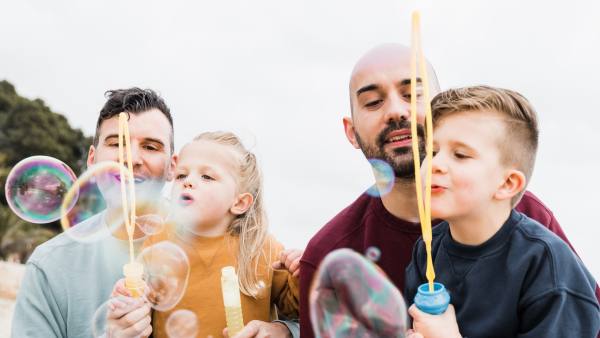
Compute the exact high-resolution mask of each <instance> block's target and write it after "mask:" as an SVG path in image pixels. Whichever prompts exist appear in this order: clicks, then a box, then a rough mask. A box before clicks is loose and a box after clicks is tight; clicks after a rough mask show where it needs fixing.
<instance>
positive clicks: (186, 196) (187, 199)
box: [178, 192, 194, 206]
mask: <svg viewBox="0 0 600 338" xmlns="http://www.w3.org/2000/svg"><path fill="white" fill-rule="evenodd" d="M178 203H179V205H181V206H188V205H190V204H192V203H194V197H193V196H192V194H190V193H187V192H184V193H182V194H181V195H179V199H178Z"/></svg>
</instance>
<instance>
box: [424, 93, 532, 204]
mask: <svg viewBox="0 0 600 338" xmlns="http://www.w3.org/2000/svg"><path fill="white" fill-rule="evenodd" d="M431 110H432V118H433V125H434V127H435V125H436V124H437V123H439V121H440V120H442V119H443V118H444V117H446V116H448V115H451V114H455V113H461V112H476V111H492V112H497V113H499V114H501V115H502V116H503V117H504V123H505V132H504V134H503V135H504V137H503V138H502V139H500V140H499V149H500V162H501V163H502V164H504V165H508V166H514V167H515V168H516V169H517V170H519V171H521V172H522V173H523V174H524V175H525V178H526V184H527V183H529V179H530V177H531V174H532V172H533V167H534V164H535V156H536V153H537V146H538V134H539V131H538V123H537V115H536V112H535V109H533V107H532V106H531V104H530V103H529V101H527V99H526V98H525V97H524V96H523V95H521V94H519V93H517V92H515V91H512V90H508V89H502V88H495V87H489V86H473V87H464V88H456V89H450V90H447V91H444V92H442V93H440V94H438V95H436V96H435V97H434V98H433V100H432V101H431ZM524 193H525V188H523V190H522V191H521V192H520V193H518V194H517V195H515V196H514V197H513V198H512V199H511V205H512V206H513V207H514V206H515V205H516V204H517V203H518V202H519V200H520V199H521V197H522V196H523V194H524Z"/></svg>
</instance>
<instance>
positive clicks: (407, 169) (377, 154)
mask: <svg viewBox="0 0 600 338" xmlns="http://www.w3.org/2000/svg"><path fill="white" fill-rule="evenodd" d="M401 129H410V122H409V121H406V120H402V121H391V122H389V123H388V124H387V126H386V127H385V128H384V129H383V130H382V131H381V132H380V133H379V135H378V136H377V138H376V140H375V144H374V145H371V144H366V143H365V142H363V140H362V139H361V138H360V135H358V132H356V130H355V131H354V135H355V136H356V141H357V142H358V144H359V146H360V149H361V150H362V152H363V154H364V155H365V157H366V158H367V159H369V160H371V159H379V160H382V161H385V162H386V163H387V164H389V165H390V166H391V167H392V170H393V171H394V175H395V176H396V179H402V180H407V179H414V178H415V164H414V161H413V156H412V147H402V148H395V149H393V150H392V151H391V153H390V152H386V151H385V150H384V146H385V140H386V138H387V136H388V135H389V134H390V133H391V132H393V131H395V130H401ZM417 135H418V137H419V156H420V157H421V158H420V161H421V162H422V161H423V159H424V158H425V131H424V129H423V126H422V125H420V124H417Z"/></svg>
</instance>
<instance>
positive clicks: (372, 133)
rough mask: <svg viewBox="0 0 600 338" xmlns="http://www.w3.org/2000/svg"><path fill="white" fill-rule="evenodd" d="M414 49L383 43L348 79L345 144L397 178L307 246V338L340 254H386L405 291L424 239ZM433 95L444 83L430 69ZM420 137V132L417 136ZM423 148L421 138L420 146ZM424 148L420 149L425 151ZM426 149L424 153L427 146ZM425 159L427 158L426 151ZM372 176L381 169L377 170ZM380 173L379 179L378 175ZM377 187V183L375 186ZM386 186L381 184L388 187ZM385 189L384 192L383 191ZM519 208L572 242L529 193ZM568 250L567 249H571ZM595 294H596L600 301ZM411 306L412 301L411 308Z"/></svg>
mask: <svg viewBox="0 0 600 338" xmlns="http://www.w3.org/2000/svg"><path fill="white" fill-rule="evenodd" d="M409 65H410V49H409V48H407V47H405V46H402V45H397V44H393V45H383V46H379V47H376V48H374V49H372V50H371V51H369V52H367V53H366V54H365V55H364V56H363V57H362V58H361V59H360V60H359V61H358V62H357V64H356V66H355V67H354V69H353V71H352V75H351V78H350V104H351V112H352V115H351V116H350V117H344V118H343V123H344V129H345V132H346V137H347V138H348V141H349V142H350V143H351V144H352V146H353V147H355V148H356V149H361V150H362V152H363V154H364V155H365V157H366V158H367V159H369V160H370V159H377V160H381V161H385V162H386V163H388V164H389V165H390V167H391V169H392V171H393V172H394V174H395V180H394V184H393V187H392V188H391V191H387V190H383V189H379V188H380V185H379V184H376V188H377V189H376V190H378V191H380V196H379V197H373V196H371V195H369V194H367V193H363V194H362V195H361V196H359V197H358V199H357V200H356V201H354V202H353V203H352V204H351V205H349V206H348V207H347V208H346V209H344V210H342V211H341V212H340V213H339V214H338V215H337V216H335V217H334V218H333V219H332V220H331V221H329V223H327V224H326V225H325V226H324V227H323V228H322V229H321V230H320V231H319V232H318V233H317V234H316V235H315V236H313V238H312V239H311V240H310V242H309V243H308V246H307V248H306V250H305V251H304V255H303V256H302V259H301V264H300V329H301V336H302V337H308V338H310V337H313V336H314V334H313V330H312V326H311V321H310V313H309V310H310V308H309V301H308V299H309V298H308V297H309V295H308V292H309V290H310V285H311V283H312V281H313V277H314V274H315V271H316V269H317V267H318V266H319V264H320V263H321V261H322V260H323V258H324V257H325V256H326V255H327V254H328V253H329V252H331V251H333V250H335V249H338V248H351V249H353V250H355V251H358V252H359V253H365V252H366V250H367V249H368V248H370V247H376V248H378V249H379V251H380V252H381V256H380V258H379V260H378V261H377V264H378V265H379V266H380V267H381V268H382V269H383V271H385V273H386V274H387V275H388V277H389V278H390V279H391V281H392V282H393V283H394V284H395V285H396V287H398V289H399V290H404V277H405V269H406V267H407V266H408V264H409V262H410V259H411V253H412V248H413V245H414V244H415V242H416V240H417V238H419V236H420V234H421V228H420V224H419V216H418V208H417V198H416V193H415V182H414V164H413V154H412V151H411V145H412V140H411V133H410V116H411V114H417V120H418V123H419V125H420V127H419V129H422V126H421V125H422V124H423V123H424V120H425V114H424V109H423V107H424V104H423V103H424V102H422V100H421V99H422V96H421V94H420V93H422V90H423V89H422V88H421V83H420V81H417V88H416V89H417V97H416V98H415V99H416V100H417V102H418V108H417V111H416V112H411V108H410V100H411V81H410V77H411V74H410V67H409ZM427 67H428V68H429V71H428V73H429V74H430V79H429V83H431V84H432V88H430V90H431V92H432V95H435V94H437V93H438V92H439V91H440V90H439V85H438V83H437V79H436V78H435V75H434V72H433V68H432V67H431V65H429V64H428V65H427ZM420 134H421V135H422V131H421V133H420ZM420 142H421V143H422V142H423V140H420ZM421 146H422V147H423V145H421ZM422 149H423V148H422ZM421 154H423V152H421ZM373 170H374V172H375V171H377V168H373ZM379 176H381V175H379V174H377V173H376V174H375V177H376V178H377V177H379ZM376 183H377V182H376ZM384 185H385V184H383V185H382V186H384ZM386 188H387V186H386ZM516 209H517V210H518V211H520V212H523V213H524V214H526V215H527V216H529V217H531V218H533V219H535V220H536V221H538V222H539V223H541V224H542V225H544V226H545V227H547V228H548V229H550V230H551V231H552V232H554V233H555V234H557V235H558V236H559V237H561V238H562V239H563V240H564V241H565V242H566V243H567V244H569V242H568V240H567V238H566V236H565V234H564V233H563V231H562V229H561V227H560V225H559V224H558V222H557V221H556V219H555V218H554V216H553V214H552V212H551V211H550V210H549V209H548V208H547V207H546V206H545V205H544V204H542V202H541V201H540V200H539V199H537V197H535V196H534V195H533V194H531V193H530V192H525V194H524V196H523V198H522V199H521V202H520V203H519V204H518V205H517V207H516ZM569 245H570V244H569ZM598 295H600V293H598V288H596V296H597V297H598ZM411 302H412V300H410V299H408V300H407V303H411Z"/></svg>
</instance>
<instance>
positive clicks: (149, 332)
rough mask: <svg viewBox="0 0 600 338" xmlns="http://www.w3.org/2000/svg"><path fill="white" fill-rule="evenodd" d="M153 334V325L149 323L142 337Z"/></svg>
mask: <svg viewBox="0 0 600 338" xmlns="http://www.w3.org/2000/svg"><path fill="white" fill-rule="evenodd" d="M151 334H152V325H148V327H147V328H146V329H145V330H144V332H142V337H150V335H151Z"/></svg>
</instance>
